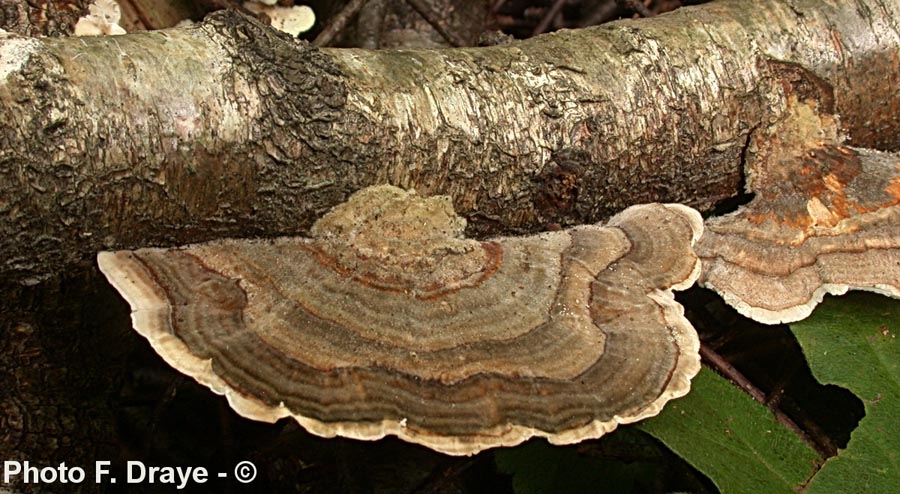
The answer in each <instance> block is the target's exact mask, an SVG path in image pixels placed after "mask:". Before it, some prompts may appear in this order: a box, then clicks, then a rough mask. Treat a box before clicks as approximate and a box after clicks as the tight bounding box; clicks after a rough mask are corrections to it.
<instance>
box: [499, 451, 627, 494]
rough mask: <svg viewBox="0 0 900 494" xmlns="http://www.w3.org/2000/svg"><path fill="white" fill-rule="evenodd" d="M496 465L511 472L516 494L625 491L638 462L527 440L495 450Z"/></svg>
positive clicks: (501, 469) (504, 470)
mask: <svg viewBox="0 0 900 494" xmlns="http://www.w3.org/2000/svg"><path fill="white" fill-rule="evenodd" d="M496 461H497V468H498V469H499V470H500V471H502V472H505V473H508V474H511V475H512V476H513V490H514V491H515V493H516V494H543V493H546V492H558V493H576V492H616V493H626V494H627V493H629V492H633V490H632V483H633V482H632V479H634V478H635V476H636V475H635V474H636V473H638V472H637V470H636V469H639V468H641V466H633V467H630V466H625V465H622V464H621V463H618V462H612V461H605V460H600V459H597V458H588V457H585V456H583V455H580V454H578V452H577V451H576V450H574V449H572V448H560V447H557V446H551V445H550V444H549V443H547V442H546V441H529V442H527V443H525V444H523V445H521V446H518V447H516V448H512V449H503V450H498V451H497V453H496Z"/></svg>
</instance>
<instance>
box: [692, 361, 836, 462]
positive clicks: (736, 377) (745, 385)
mask: <svg viewBox="0 0 900 494" xmlns="http://www.w3.org/2000/svg"><path fill="white" fill-rule="evenodd" d="M700 356H701V357H702V358H703V360H705V361H706V363H707V364H709V365H710V366H711V367H713V368H714V369H715V370H716V371H717V372H718V373H720V374H722V375H723V376H725V377H727V378H728V379H731V380H732V381H733V382H734V383H735V384H737V385H738V386H739V387H740V388H741V389H743V390H744V391H745V392H746V393H747V394H749V395H750V396H751V397H753V399H754V400H756V401H758V402H760V403H761V404H763V405H766V394H765V393H763V392H762V390H760V389H759V388H757V387H756V386H755V385H754V384H753V383H752V382H750V380H749V379H747V377H746V376H744V374H742V373H741V371H739V370H737V369H736V368H735V367H734V366H733V365H731V364H730V363H728V361H727V360H725V359H724V358H723V357H722V356H721V355H719V354H718V353H716V351H715V350H712V349H710V348H708V347H707V346H705V345H700ZM767 408H768V407H767ZM769 410H770V411H771V412H772V414H773V415H775V420H777V421H778V422H779V423H781V424H782V425H784V426H785V427H787V428H788V430H790V431H791V432H793V433H794V434H797V435H798V436H800V438H801V439H803V441H805V442H806V444H808V445H809V446H810V447H812V448H813V450H815V451H816V453H818V454H819V456H821V457H822V458H828V457H830V456H834V453H833V452H832V451H831V450H830V448H828V447H827V446H825V445H823V444H819V442H818V441H815V440H814V439H813V438H812V437H811V436H810V435H809V434H807V433H806V431H804V430H803V429H801V428H800V426H798V425H797V424H796V423H795V422H794V421H793V420H792V419H791V418H790V417H788V416H787V415H786V414H785V413H784V412H782V411H781V410H778V409H774V410H773V409H771V408H770V409H769Z"/></svg>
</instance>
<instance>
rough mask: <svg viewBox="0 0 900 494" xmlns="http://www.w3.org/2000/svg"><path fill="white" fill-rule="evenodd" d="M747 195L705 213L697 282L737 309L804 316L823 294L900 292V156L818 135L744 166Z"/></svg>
mask: <svg viewBox="0 0 900 494" xmlns="http://www.w3.org/2000/svg"><path fill="white" fill-rule="evenodd" d="M750 178H751V179H752V182H753V183H752V184H751V186H750V188H751V190H752V191H753V192H754V193H755V194H756V195H755V197H754V199H753V200H752V201H751V202H750V203H749V204H747V205H746V206H744V207H742V208H741V209H739V210H738V211H736V212H734V213H732V214H729V215H725V216H721V217H716V218H711V219H709V220H707V222H706V230H705V232H704V234H703V237H702V238H701V240H700V242H699V243H698V245H697V253H698V255H699V256H700V257H701V259H702V260H703V274H702V275H701V278H700V284H702V285H703V286H707V287H709V288H712V289H713V290H715V291H716V292H718V293H719V294H720V295H722V296H723V298H724V299H725V300H726V301H727V302H728V303H729V304H731V305H732V306H734V307H735V308H736V309H737V310H738V311H739V312H741V313H742V314H744V315H745V316H748V317H751V318H753V319H755V320H757V321H760V322H764V323H768V324H777V323H781V322H793V321H798V320H801V319H804V318H805V317H807V316H808V315H809V314H810V313H811V312H812V310H813V308H815V306H816V305H817V304H818V303H819V302H821V301H822V298H823V297H824V295H825V294H826V293H831V294H835V295H840V294H843V293H845V292H846V291H847V290H850V289H858V290H869V291H874V292H878V293H881V294H884V295H888V296H891V297H900V158H898V156H897V155H895V154H890V153H883V152H878V151H871V150H865V149H855V148H850V147H846V146H842V145H838V144H823V145H820V146H818V147H814V148H811V149H808V150H807V151H805V152H804V153H802V154H800V155H796V156H792V157H790V158H789V159H785V160H780V161H774V162H773V164H770V165H768V166H766V167H764V168H760V169H757V170H753V171H752V175H751V177H750Z"/></svg>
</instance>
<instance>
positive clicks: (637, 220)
mask: <svg viewBox="0 0 900 494" xmlns="http://www.w3.org/2000/svg"><path fill="white" fill-rule="evenodd" d="M464 227H465V220H464V219H462V218H460V217H458V216H456V214H455V213H454V212H453V209H452V207H451V205H450V201H449V199H448V198H446V197H432V198H427V199H426V198H420V197H418V196H416V195H415V193H412V192H406V191H403V190H401V189H397V188H394V187H389V186H379V187H372V188H368V189H364V190H363V191H360V192H359V193H357V194H355V195H354V196H352V197H351V198H350V200H349V201H348V202H347V203H345V204H343V205H340V206H338V207H336V208H335V209H333V210H332V211H331V212H330V213H328V214H327V215H326V216H324V217H323V218H322V219H320V220H319V222H317V223H316V225H315V226H314V227H313V229H312V235H313V237H312V238H281V239H276V240H259V241H250V240H228V241H220V242H211V243H207V244H201V245H193V246H187V247H182V248H176V249H168V250H164V249H140V250H136V251H120V252H101V253H100V254H99V256H98V262H99V265H100V268H101V270H102V271H103V273H104V274H105V275H106V276H107V278H108V279H109V281H110V282H111V283H112V284H113V285H114V286H115V287H116V289H117V290H118V291H119V292H120V293H121V294H122V295H123V297H124V298H125V299H126V300H127V301H128V303H129V304H130V305H131V308H132V320H133V324H134V327H135V329H136V330H137V331H138V332H139V333H141V334H142V335H143V336H145V337H146V338H147V339H148V340H149V341H150V343H151V344H152V345H153V347H154V349H156V351H157V352H158V353H159V354H160V355H161V356H162V357H163V358H164V359H165V360H166V361H167V362H168V363H169V364H171V365H172V366H173V367H175V368H176V369H178V370H180V371H181V372H184V373H186V374H188V375H190V376H192V377H194V378H195V379H197V380H198V381H199V382H201V383H203V384H205V385H206V386H208V387H210V388H211V389H212V390H213V391H215V392H217V393H219V394H224V395H226V396H227V398H228V401H229V403H230V404H231V406H232V407H233V408H234V409H235V410H237V411H238V413H240V414H242V415H244V416H247V417H250V418H253V419H257V420H262V421H275V420H278V419H280V418H282V417H293V418H294V419H296V420H297V421H298V422H299V423H300V424H301V425H302V426H303V427H305V428H306V429H308V430H309V431H311V432H312V433H314V434H317V435H320V436H326V437H332V436H335V435H340V436H346V437H353V438H359V439H378V438H381V437H383V436H385V435H388V434H390V435H396V436H399V437H400V438H402V439H404V440H407V441H411V442H415V443H419V444H423V445H425V446H428V447H430V448H432V449H435V450H438V451H442V452H444V453H449V454H473V453H476V452H478V451H481V450H483V449H486V448H491V447H495V446H510V445H515V444H518V443H520V442H522V441H524V440H526V439H528V438H529V437H532V436H542V437H546V438H548V439H549V440H550V441H551V442H553V443H558V444H566V443H573V442H578V441H581V440H583V439H588V438H595V437H599V436H601V435H603V434H605V433H606V432H609V431H611V430H612V429H614V428H615V427H616V426H617V425H618V424H621V423H629V422H634V421H637V420H640V419H642V418H645V417H649V416H653V415H656V414H657V413H658V412H659V411H660V409H661V408H662V406H663V405H664V404H665V403H666V402H667V401H668V400H670V399H672V398H676V397H679V396H682V395H684V394H685V393H687V392H688V390H689V387H690V379H691V378H692V377H693V376H694V375H695V374H696V373H697V372H698V370H699V368H700V360H699V356H698V350H699V342H698V339H697V335H696V333H695V331H694V329H693V328H692V327H691V325H690V323H689V322H688V321H687V320H686V319H685V318H684V315H683V309H682V307H681V306H680V305H679V304H677V303H676V302H675V300H674V298H673V295H672V290H679V289H685V288H687V287H688V286H690V285H692V284H693V283H694V281H695V279H696V277H697V276H698V275H699V269H700V265H699V260H698V259H697V257H696V256H695V255H694V253H693V250H692V244H693V243H694V241H696V239H697V238H698V237H699V235H700V234H701V231H702V221H701V219H700V216H699V214H698V213H697V212H696V211H694V210H692V209H690V208H687V207H685V206H680V205H661V204H651V205H644V206H635V207H632V208H629V209H627V210H625V211H623V212H622V213H620V214H619V215H617V216H616V217H614V218H613V219H612V220H610V222H609V223H608V225H607V226H582V227H578V228H573V229H570V230H564V231H557V232H548V233H543V234H540V235H534V236H528V237H508V238H495V239H492V240H488V241H476V240H469V239H464V238H463V237H462V232H463V229H464Z"/></svg>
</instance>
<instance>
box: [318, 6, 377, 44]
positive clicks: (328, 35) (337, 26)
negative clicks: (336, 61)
mask: <svg viewBox="0 0 900 494" xmlns="http://www.w3.org/2000/svg"><path fill="white" fill-rule="evenodd" d="M367 1H368V0H350V1H349V2H347V5H344V8H343V9H341V11H340V12H338V13H337V14H335V15H333V16H331V19H329V20H328V25H327V26H325V29H322V32H321V33H319V35H318V36H316V39H314V40H313V42H312V44H313V45H314V46H328V45H329V44H330V43H331V42H332V41H333V40H334V38H335V36H337V35H338V33H340V32H341V31H343V30H344V28H345V27H347V23H349V22H350V19H352V18H353V16H355V15H356V14H357V13H358V12H359V9H361V8H363V5H365V4H366V2H367Z"/></svg>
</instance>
